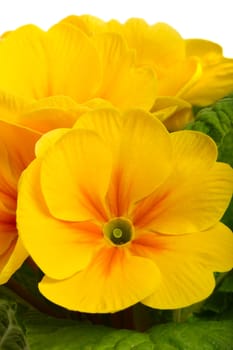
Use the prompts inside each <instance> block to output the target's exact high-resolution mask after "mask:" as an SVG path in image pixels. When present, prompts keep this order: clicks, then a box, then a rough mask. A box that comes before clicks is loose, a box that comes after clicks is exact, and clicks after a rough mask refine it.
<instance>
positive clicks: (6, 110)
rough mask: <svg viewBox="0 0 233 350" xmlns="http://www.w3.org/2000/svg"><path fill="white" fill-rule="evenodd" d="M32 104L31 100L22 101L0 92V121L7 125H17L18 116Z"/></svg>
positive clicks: (17, 97) (19, 98) (22, 99)
mask: <svg viewBox="0 0 233 350" xmlns="http://www.w3.org/2000/svg"><path fill="white" fill-rule="evenodd" d="M32 102H33V100H32V99H24V98H21V97H19V96H15V95H12V94H9V93H7V92H6V91H0V119H1V120H5V121H6V122H8V123H18V119H19V117H18V116H19V115H20V114H22V113H23V111H24V110H25V109H26V106H27V105H28V104H30V103H32Z"/></svg>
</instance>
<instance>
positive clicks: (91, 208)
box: [41, 130, 112, 221]
mask: <svg viewBox="0 0 233 350" xmlns="http://www.w3.org/2000/svg"><path fill="white" fill-rule="evenodd" d="M55 138H56V135H55ZM111 170H112V156H111V153H110V151H109V150H108V149H106V145H105V144H104V142H103V141H102V140H101V139H100V137H98V136H97V135H96V134H95V133H93V132H90V131H86V130H71V131H70V132H69V133H67V134H65V135H64V136H63V137H62V138H61V139H60V140H59V141H58V142H56V144H55V145H54V147H51V148H50V149H49V151H48V152H47V153H46V154H45V157H44V159H43V162H42V165H41V188H42V193H43V196H44V198H45V202H46V204H47V206H48V208H49V211H50V212H51V214H52V215H53V216H55V217H56V218H58V219H62V220H68V221H86V220H98V219H99V220H100V221H102V220H105V219H106V213H105V210H104V208H103V203H104V199H105V195H106V193H107V188H108V185H109V181H110V175H111Z"/></svg>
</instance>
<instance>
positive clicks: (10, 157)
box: [0, 121, 40, 284]
mask: <svg viewBox="0 0 233 350" xmlns="http://www.w3.org/2000/svg"><path fill="white" fill-rule="evenodd" d="M39 137H40V134H39V133H37V132H33V131H32V130H29V129H26V128H23V127H19V126H16V125H13V124H8V123H6V122H4V121H0V165H1V172H0V284H2V283H5V282H7V280H8V279H9V278H10V277H11V275H12V274H13V273H14V272H15V271H16V270H17V269H18V268H19V267H20V266H21V265H22V263H23V262H24V260H25V259H26V257H27V256H28V254H27V252H26V250H25V248H24V247H23V244H22V241H21V239H19V238H18V232H17V229H16V219H15V217H16V204H17V185H18V179H19V177H20V175H21V173H22V171H23V170H24V169H25V168H26V166H27V165H28V164H29V163H30V162H31V161H32V160H33V158H34V146H35V143H36V141H37V140H38V139H39Z"/></svg>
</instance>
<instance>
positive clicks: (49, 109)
mask: <svg viewBox="0 0 233 350" xmlns="http://www.w3.org/2000/svg"><path fill="white" fill-rule="evenodd" d="M89 109H90V108H88V107H85V106H83V105H79V104H77V103H76V102H75V101H74V100H72V99H71V98H70V97H69V96H51V97H48V98H44V99H41V100H39V101H36V102H34V103H32V104H29V105H28V106H27V107H26V108H25V112H24V113H22V114H21V115H19V117H18V119H17V123H18V124H20V125H24V126H26V127H28V128H31V129H33V130H37V131H39V132H41V133H45V132H47V131H49V130H52V129H55V128H66V127H67V128H68V127H72V126H73V124H74V123H75V121H76V120H77V119H78V117H79V115H81V114H83V113H85V112H87V111H88V110H89Z"/></svg>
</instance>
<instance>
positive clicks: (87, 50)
mask: <svg viewBox="0 0 233 350" xmlns="http://www.w3.org/2000/svg"><path fill="white" fill-rule="evenodd" d="M47 39H48V42H47V44H48V52H49V55H50V56H49V63H50V91H49V94H48V95H68V96H71V97H72V98H73V99H74V100H75V101H77V102H83V101H85V100H87V99H89V98H91V97H92V96H94V94H95V92H96V90H97V88H98V87H99V84H100V79H101V67H100V61H99V57H98V54H97V51H96V49H95V47H94V45H93V44H92V43H91V41H90V40H89V38H88V37H87V36H86V35H85V34H84V33H83V32H82V31H81V30H79V29H78V28H75V27H74V26H73V25H70V24H68V23H59V24H57V25H55V26H53V27H52V28H51V29H50V30H49V31H48V32H47Z"/></svg>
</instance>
